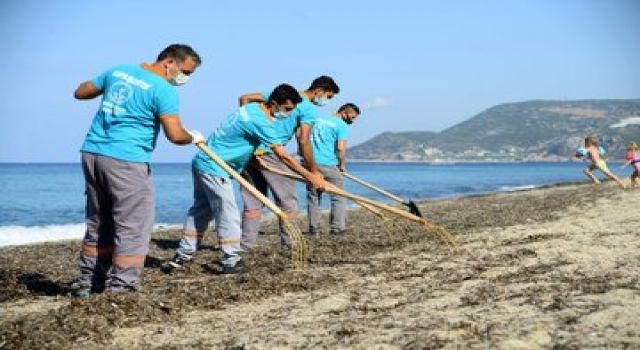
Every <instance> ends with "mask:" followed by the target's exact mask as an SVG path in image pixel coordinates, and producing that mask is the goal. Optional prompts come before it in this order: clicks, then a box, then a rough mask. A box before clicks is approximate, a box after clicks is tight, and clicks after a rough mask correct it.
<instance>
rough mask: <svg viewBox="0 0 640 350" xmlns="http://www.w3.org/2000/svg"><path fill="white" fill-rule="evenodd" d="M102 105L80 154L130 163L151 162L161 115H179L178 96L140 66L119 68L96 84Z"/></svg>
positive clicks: (164, 82)
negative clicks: (100, 156)
mask: <svg viewBox="0 0 640 350" xmlns="http://www.w3.org/2000/svg"><path fill="white" fill-rule="evenodd" d="M93 83H94V84H95V86H96V87H97V88H98V89H100V90H102V102H101V103H100V108H99V109H98V111H97V112H96V115H95V117H94V118H93V123H91V127H90V129H89V132H88V133H87V136H86V138H85V140H84V144H83V145H82V148H81V149H80V151H81V152H89V153H96V154H100V155H104V156H108V157H111V158H115V159H119V160H124V161H129V162H140V163H146V162H149V160H150V158H151V152H153V150H154V149H155V147H156V141H157V139H158V133H159V131H160V120H159V119H158V117H159V116H161V115H168V114H176V115H177V114H178V92H177V91H176V89H175V87H173V86H172V85H171V84H169V83H168V82H167V81H166V80H165V79H164V78H163V77H161V76H160V75H158V74H156V73H154V72H152V71H150V70H148V69H145V68H143V67H142V66H140V65H120V66H117V67H114V68H112V69H109V70H107V71H106V72H104V73H102V74H101V75H99V76H98V77H97V78H95V79H94V80H93Z"/></svg>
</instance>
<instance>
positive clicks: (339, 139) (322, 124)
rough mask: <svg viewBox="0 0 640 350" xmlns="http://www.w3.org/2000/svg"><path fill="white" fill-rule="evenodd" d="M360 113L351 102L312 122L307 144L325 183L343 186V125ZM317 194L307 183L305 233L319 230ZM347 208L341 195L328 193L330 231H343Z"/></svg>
mask: <svg viewBox="0 0 640 350" xmlns="http://www.w3.org/2000/svg"><path fill="white" fill-rule="evenodd" d="M359 115H360V109H359V108H358V106H356V105H355V104H353V103H346V104H344V105H342V106H341V107H340V108H339V109H338V111H337V112H336V113H335V114H333V115H329V114H326V115H320V116H318V118H316V120H315V121H314V122H313V125H312V129H311V145H312V148H313V157H314V158H315V161H316V164H317V165H318V170H320V172H321V173H322V175H323V176H324V179H325V180H327V182H329V183H331V184H333V185H334V186H336V187H338V188H343V187H344V184H343V181H342V175H341V174H340V173H341V172H346V171H347V168H346V159H347V138H348V137H349V133H348V130H347V125H350V124H351V123H353V122H354V121H355V120H356V119H357V118H358V116H359ZM320 195H321V193H320V192H319V191H317V190H316V189H314V188H313V187H309V186H307V214H308V215H307V216H308V218H309V231H308V232H309V233H311V234H318V233H320V208H319V202H320ZM346 216H347V207H346V200H345V198H344V197H340V196H333V195H332V196H331V219H330V220H331V231H330V232H331V233H335V234H344V233H346V232H347V231H346V228H347V225H346Z"/></svg>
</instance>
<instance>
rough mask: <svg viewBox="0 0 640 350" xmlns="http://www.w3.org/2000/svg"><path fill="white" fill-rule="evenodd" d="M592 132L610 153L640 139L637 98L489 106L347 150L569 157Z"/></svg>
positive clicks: (409, 156)
mask: <svg viewBox="0 0 640 350" xmlns="http://www.w3.org/2000/svg"><path fill="white" fill-rule="evenodd" d="M590 134H595V135H597V136H598V137H599V138H600V141H601V143H602V144H603V146H604V147H605V148H606V149H607V150H608V154H609V157H610V158H622V156H623V155H624V150H625V145H626V143H627V142H629V141H632V140H635V141H636V142H638V141H640V99H634V100H580V101H526V102H519V103H508V104H501V105H497V106H494V107H491V108H489V109H487V110H485V111H483V112H481V113H480V114H477V115H476V116H474V117H472V118H471V119H468V120H466V121H464V122H462V123H459V124H457V125H454V126H452V127H450V128H448V129H446V130H443V131H441V132H439V133H436V132H430V131H425V132H418V131H412V132H395V133H392V132H385V133H382V134H379V135H377V136H375V137H374V138H372V139H371V140H368V141H366V142H364V143H361V144H359V145H357V146H354V147H351V148H350V149H349V152H348V154H349V158H351V159H367V160H427V161H429V160H431V161H437V160H491V159H494V160H514V159H532V160H533V159H535V160H541V159H548V160H559V159H569V158H571V156H572V154H573V150H574V149H575V148H576V147H577V146H578V145H580V144H581V142H582V140H583V139H584V137H585V136H586V135H590Z"/></svg>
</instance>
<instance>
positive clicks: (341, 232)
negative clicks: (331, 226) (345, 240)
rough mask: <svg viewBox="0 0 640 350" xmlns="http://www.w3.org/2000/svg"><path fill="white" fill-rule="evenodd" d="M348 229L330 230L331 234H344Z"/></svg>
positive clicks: (347, 232)
mask: <svg viewBox="0 0 640 350" xmlns="http://www.w3.org/2000/svg"><path fill="white" fill-rule="evenodd" d="M349 233H350V231H349V230H347V229H345V230H340V231H336V230H331V234H332V235H346V234H349Z"/></svg>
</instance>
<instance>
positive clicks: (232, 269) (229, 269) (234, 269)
mask: <svg viewBox="0 0 640 350" xmlns="http://www.w3.org/2000/svg"><path fill="white" fill-rule="evenodd" d="M246 271H247V266H245V264H244V261H243V260H240V261H238V262H237V263H236V264H235V265H222V274H223V275H234V274H237V273H243V272H246Z"/></svg>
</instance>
